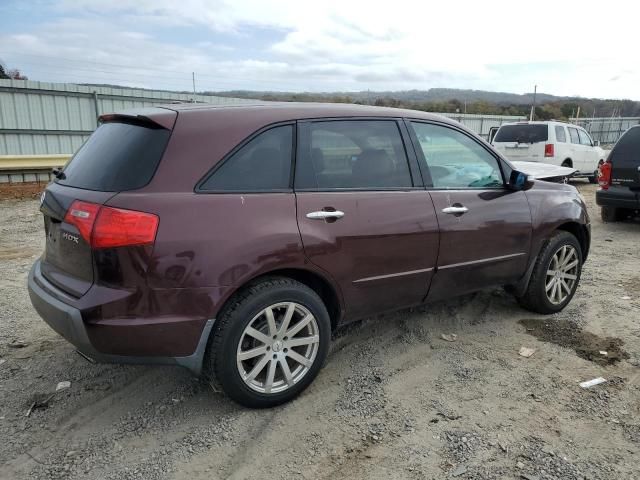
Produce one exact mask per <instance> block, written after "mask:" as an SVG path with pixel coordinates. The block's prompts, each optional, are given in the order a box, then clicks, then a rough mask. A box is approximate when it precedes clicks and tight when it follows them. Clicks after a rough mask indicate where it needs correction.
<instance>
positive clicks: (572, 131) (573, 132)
mask: <svg viewBox="0 0 640 480" xmlns="http://www.w3.org/2000/svg"><path fill="white" fill-rule="evenodd" d="M567 128H568V129H569V136H570V137H571V143H580V136H579V135H578V129H577V128H571V127H567Z"/></svg>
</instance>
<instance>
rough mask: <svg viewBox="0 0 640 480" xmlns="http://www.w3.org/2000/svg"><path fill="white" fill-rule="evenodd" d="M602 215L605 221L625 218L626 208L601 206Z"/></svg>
mask: <svg viewBox="0 0 640 480" xmlns="http://www.w3.org/2000/svg"><path fill="white" fill-rule="evenodd" d="M600 216H601V217H602V221H603V222H605V223H610V222H617V221H619V220H622V219H623V218H624V210H623V209H621V208H616V207H601V208H600Z"/></svg>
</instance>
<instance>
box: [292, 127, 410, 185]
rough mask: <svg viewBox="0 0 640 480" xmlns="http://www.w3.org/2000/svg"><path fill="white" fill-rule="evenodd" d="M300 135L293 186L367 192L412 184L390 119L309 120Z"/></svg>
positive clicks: (398, 132)
mask: <svg viewBox="0 0 640 480" xmlns="http://www.w3.org/2000/svg"><path fill="white" fill-rule="evenodd" d="M304 136H305V139H306V140H305V141H304V142H303V145H304V147H305V148H304V149H303V153H302V154H301V158H299V159H298V165H299V170H298V176H297V180H296V186H297V188H303V189H314V190H325V189H328V190H331V189H342V188H347V189H350V188H362V189H369V190H372V189H393V188H407V187H411V186H412V182H411V175H410V173H409V165H408V163H407V156H406V153H405V149H404V144H403V142H402V137H401V136H400V130H399V129H398V125H397V124H396V122H395V121H384V120H382V121H377V120H347V121H330V122H313V123H310V124H308V130H305V134H304Z"/></svg>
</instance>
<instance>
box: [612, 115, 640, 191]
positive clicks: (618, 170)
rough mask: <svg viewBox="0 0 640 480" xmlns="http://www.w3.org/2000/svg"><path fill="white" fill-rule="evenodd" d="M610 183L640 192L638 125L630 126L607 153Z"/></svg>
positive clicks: (639, 128)
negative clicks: (609, 166)
mask: <svg viewBox="0 0 640 480" xmlns="http://www.w3.org/2000/svg"><path fill="white" fill-rule="evenodd" d="M609 162H611V185H619V186H623V187H629V188H630V189H631V190H635V191H636V192H640V126H637V127H632V128H630V129H629V130H627V132H626V133H625V134H624V135H623V136H622V137H621V138H620V140H618V143H616V144H615V146H614V147H613V150H611V153H610V154H609Z"/></svg>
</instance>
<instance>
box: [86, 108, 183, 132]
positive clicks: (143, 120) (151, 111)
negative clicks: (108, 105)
mask: <svg viewBox="0 0 640 480" xmlns="http://www.w3.org/2000/svg"><path fill="white" fill-rule="evenodd" d="M177 116H178V113H177V112H175V111H174V110H169V109H166V108H140V109H136V110H129V111H123V112H116V113H105V114H103V115H100V116H99V117H98V122H99V123H108V122H122V123H130V124H132V125H139V126H141V127H148V128H164V129H166V130H173V126H174V125H175V123H176V117H177Z"/></svg>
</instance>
